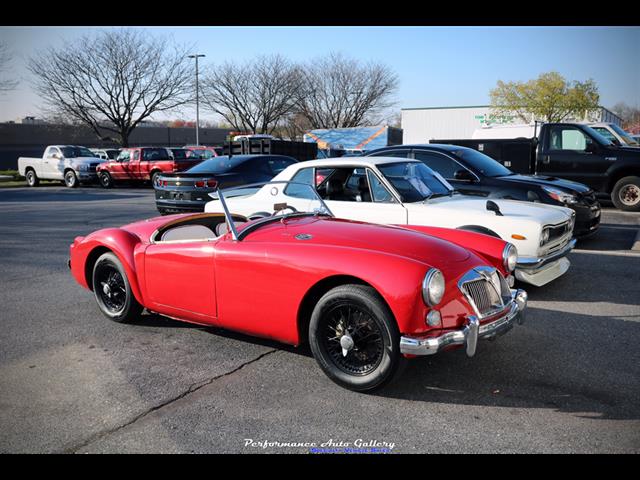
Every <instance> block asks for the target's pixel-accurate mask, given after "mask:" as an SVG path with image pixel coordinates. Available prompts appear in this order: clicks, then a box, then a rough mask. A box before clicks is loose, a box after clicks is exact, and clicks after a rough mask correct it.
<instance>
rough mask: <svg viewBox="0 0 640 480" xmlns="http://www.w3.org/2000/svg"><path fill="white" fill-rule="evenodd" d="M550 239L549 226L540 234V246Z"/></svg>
mask: <svg viewBox="0 0 640 480" xmlns="http://www.w3.org/2000/svg"><path fill="white" fill-rule="evenodd" d="M548 241H549V228H543V229H542V234H541V235H540V246H542V245H544V244H545V243H547V242H548Z"/></svg>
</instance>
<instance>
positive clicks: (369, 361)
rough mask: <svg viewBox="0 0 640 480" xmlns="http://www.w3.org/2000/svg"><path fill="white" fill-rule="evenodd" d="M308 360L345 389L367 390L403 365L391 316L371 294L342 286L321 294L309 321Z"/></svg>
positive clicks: (357, 287) (362, 288)
mask: <svg viewBox="0 0 640 480" xmlns="http://www.w3.org/2000/svg"><path fill="white" fill-rule="evenodd" d="M309 343H310V345H311V351H312V352H313V356H314V358H315V359H316V361H317V362H318V365H320V368H322V370H323V371H324V372H325V373H326V374H327V376H328V377H329V378H330V379H331V380H333V381H334V382H336V383H337V384H338V385H341V386H343V387H345V388H348V389H350V390H355V391H360V392H364V391H370V390H374V389H377V388H380V387H382V386H383V385H386V384H387V383H388V382H390V381H391V380H393V379H394V378H395V377H397V376H398V375H399V373H400V372H401V370H402V367H403V365H404V363H405V358H404V357H403V356H402V355H401V354H400V333H399V332H398V327H397V325H396V322H395V319H394V318H393V315H392V313H391V312H390V311H389V308H388V307H387V305H386V304H385V303H384V302H383V301H382V299H381V298H380V297H379V296H378V295H377V293H376V292H375V290H374V289H373V288H371V287H367V286H364V285H343V286H340V287H336V288H334V289H332V290H330V291H329V292H327V293H326V294H325V295H324V296H323V297H322V298H321V299H320V300H319V301H318V304H317V305H316V307H315V309H314V310H313V313H312V315H311V321H310V323H309Z"/></svg>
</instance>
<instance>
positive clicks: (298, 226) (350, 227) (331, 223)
mask: <svg viewBox="0 0 640 480" xmlns="http://www.w3.org/2000/svg"><path fill="white" fill-rule="evenodd" d="M285 225H286V228H285V229H282V228H281V226H282V223H281V222H274V223H271V224H268V225H265V226H263V227H261V228H259V229H258V230H256V231H255V232H252V233H250V234H249V235H248V236H247V237H246V238H245V239H244V240H243V241H247V242H255V241H261V242H265V241H266V242H272V241H278V242H300V241H304V242H310V243H314V244H321V245H331V246H339V247H347V248H357V249H366V250H377V251H380V252H383V253H387V254H394V255H399V256H403V257H407V258H411V259H414V260H417V261H419V262H424V263H427V264H429V265H433V261H434V259H437V263H438V264H443V263H444V264H446V263H457V262H463V261H465V260H467V259H468V258H469V257H470V256H471V253H470V252H469V251H468V250H466V249H465V248H462V247H460V246H458V245H455V244H453V243H451V242H448V241H446V240H442V239H439V238H436V237H432V236H429V235H426V234H424V233H419V232H415V231H411V230H407V229H403V228H399V227H393V226H388V225H376V224H371V223H363V222H356V221H351V220H343V219H335V218H317V217H314V218H310V217H304V218H289V219H287V220H285ZM298 234H308V235H311V238H310V239H308V240H298V239H296V238H295V236H296V235H298Z"/></svg>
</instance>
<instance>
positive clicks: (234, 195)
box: [209, 181, 333, 231]
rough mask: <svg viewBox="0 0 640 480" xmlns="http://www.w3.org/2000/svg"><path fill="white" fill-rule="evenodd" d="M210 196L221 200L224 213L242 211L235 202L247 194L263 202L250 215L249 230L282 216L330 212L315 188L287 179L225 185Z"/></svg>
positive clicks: (228, 214) (230, 213) (329, 214)
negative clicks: (234, 185) (225, 186)
mask: <svg viewBox="0 0 640 480" xmlns="http://www.w3.org/2000/svg"><path fill="white" fill-rule="evenodd" d="M209 196H210V197H211V198H213V199H214V200H220V201H221V203H222V204H223V208H224V210H225V215H227V216H230V215H233V214H236V215H238V214H242V212H241V211H238V209H237V205H239V204H238V203H236V202H242V201H243V199H247V198H252V199H254V200H256V201H259V202H260V205H261V206H262V207H261V208H262V209H261V211H260V212H256V214H255V216H252V217H250V218H249V220H256V222H257V223H256V224H255V225H254V226H253V227H252V228H251V229H252V230H254V229H255V228H259V225H262V224H267V223H271V221H273V220H279V219H283V218H289V217H295V216H307V215H328V216H333V213H331V210H330V209H329V207H327V205H326V204H325V203H324V201H323V200H322V198H320V196H319V195H318V192H317V191H316V189H315V188H313V187H312V186H311V185H309V184H306V183H298V182H287V181H271V182H266V183H254V184H250V185H241V186H237V187H230V188H224V189H222V190H219V191H216V192H213V193H210V194H209ZM243 231H244V230H243Z"/></svg>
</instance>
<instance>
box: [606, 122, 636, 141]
mask: <svg viewBox="0 0 640 480" xmlns="http://www.w3.org/2000/svg"><path fill="white" fill-rule="evenodd" d="M609 127H611V130H613V131H614V132H616V133H617V134H618V135H619V136H620V138H622V139H623V140H624V142H625V143H626V144H627V145H631V146H634V147H635V146H638V145H639V143H638V142H637V141H636V140H634V139H633V137H632V136H631V134H630V133H629V132H627V131H626V130H625V129H624V128H622V127H621V126H620V125H616V124H615V123H611V124H610V125H609ZM629 142H631V143H629Z"/></svg>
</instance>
